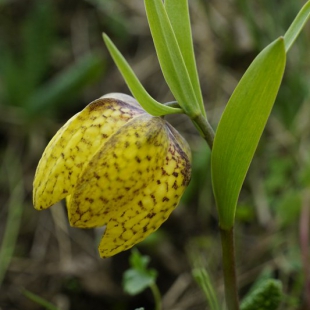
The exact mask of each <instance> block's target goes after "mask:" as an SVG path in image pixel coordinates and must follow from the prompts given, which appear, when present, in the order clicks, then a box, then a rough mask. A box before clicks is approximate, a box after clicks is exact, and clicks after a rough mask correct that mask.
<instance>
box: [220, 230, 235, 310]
mask: <svg viewBox="0 0 310 310" xmlns="http://www.w3.org/2000/svg"><path fill="white" fill-rule="evenodd" d="M220 231H221V240H222V256H223V259H222V260H223V274H224V283H225V298H226V305H227V308H228V309H229V310H239V297H238V288H237V276H236V264H235V243H234V229H233V228H231V229H229V230H225V229H222V228H220Z"/></svg>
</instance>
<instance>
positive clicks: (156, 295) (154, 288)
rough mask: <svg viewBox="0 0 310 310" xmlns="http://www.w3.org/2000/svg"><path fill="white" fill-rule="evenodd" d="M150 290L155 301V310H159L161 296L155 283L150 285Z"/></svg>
mask: <svg viewBox="0 0 310 310" xmlns="http://www.w3.org/2000/svg"><path fill="white" fill-rule="evenodd" d="M150 289H151V290H152V293H153V297H154V301H155V310H161V295H160V291H159V289H158V286H157V285H156V283H153V284H151V285H150Z"/></svg>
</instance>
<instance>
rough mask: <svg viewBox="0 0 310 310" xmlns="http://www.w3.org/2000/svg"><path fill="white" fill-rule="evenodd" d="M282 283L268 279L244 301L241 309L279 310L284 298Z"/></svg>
mask: <svg viewBox="0 0 310 310" xmlns="http://www.w3.org/2000/svg"><path fill="white" fill-rule="evenodd" d="M282 297H283V294H282V284H281V282H280V281H277V280H273V279H270V280H267V281H266V282H264V283H263V284H261V285H260V286H259V287H258V288H257V289H255V290H254V291H253V292H251V293H250V295H248V296H246V298H245V299H244V300H243V301H242V304H241V307H240V309H241V310H261V309H264V310H277V309H278V308H279V306H280V303H281V300H282Z"/></svg>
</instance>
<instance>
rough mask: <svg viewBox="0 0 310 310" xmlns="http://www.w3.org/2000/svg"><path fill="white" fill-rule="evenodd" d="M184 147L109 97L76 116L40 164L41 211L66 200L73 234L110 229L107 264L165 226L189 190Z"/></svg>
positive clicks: (138, 111)
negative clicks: (78, 229)
mask: <svg viewBox="0 0 310 310" xmlns="http://www.w3.org/2000/svg"><path fill="white" fill-rule="evenodd" d="M190 162H191V153H190V149H189V146H188V144H187V142H186V141H185V140H184V139H183V138H182V137H181V136H180V134H179V133H178V132H177V131H176V130H175V129H174V128H173V127H172V126H171V125H170V124H169V123H167V122H166V121H165V120H164V119H163V118H161V117H154V116H151V115H150V114H148V113H146V112H145V111H144V110H143V109H142V108H141V106H140V105H139V104H138V102H137V101H136V100H135V99H133V98H132V97H130V96H127V95H124V94H109V95H106V96H103V97H101V98H100V99H98V100H95V101H93V102H92V103H90V104H89V105H88V106H87V107H86V108H85V109H84V110H82V111H81V112H79V113H77V114H76V115H75V116H73V117H72V118H71V119H70V120H69V121H68V122H67V123H66V124H65V125H64V126H63V127H62V128H60V130H59V131H58V132H57V133H56V135H55V136H54V137H53V138H52V140H51V141H50V143H49V144H48V145H47V147H46V149H45V151H44V153H43V155H42V158H41V160H40V162H39V164H38V167H37V171H36V175H35V179H34V184H33V187H34V191H33V201H34V207H35V208H36V209H38V210H43V209H47V208H49V207H50V206H52V205H53V204H55V203H56V202H58V201H60V200H61V199H63V198H66V202H67V209H68V217H69V222H70V224H71V225H72V226H74V227H80V228H93V227H98V226H104V225H106V229H105V232H104V235H103V237H102V240H101V242H100V245H99V253H100V256H101V257H109V256H112V255H115V254H117V253H119V252H121V251H124V250H126V249H129V248H131V247H132V246H133V245H135V244H136V243H138V242H140V241H142V240H143V239H144V238H146V237H147V236H148V235H149V234H150V233H152V232H153V231H155V230H156V229H158V227H159V226H160V225H161V224H162V223H163V222H164V221H165V220H166V219H167V218H168V216H169V215H170V213H171V212H172V211H173V209H174V208H175V207H176V206H177V204H178V203H179V200H180V198H181V196H182V194H183V192H184V190H185V188H186V186H187V185H188V183H189V180H190V173H191V163H190Z"/></svg>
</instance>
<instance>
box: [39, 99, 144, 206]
mask: <svg viewBox="0 0 310 310" xmlns="http://www.w3.org/2000/svg"><path fill="white" fill-rule="evenodd" d="M111 97H113V96H110V98H102V99H98V100H95V101H93V102H92V103H90V104H89V105H88V106H87V107H86V108H85V109H84V110H83V111H81V112H80V113H78V114H76V115H75V116H73V117H72V118H71V119H70V120H69V121H68V122H67V123H66V124H65V125H64V126H63V127H62V128H61V129H60V130H59V131H58V132H57V134H56V135H55V136H54V138H53V139H52V140H51V141H50V143H49V144H48V146H47V147H46V149H45V151H44V153H43V155H42V158H41V160H40V162H39V165H38V168H37V171H36V175H35V179H34V192H33V200H34V206H35V208H36V209H39V210H42V209H46V208H48V207H50V206H51V205H53V204H55V203H56V202H58V201H59V200H61V199H63V198H65V197H66V196H68V195H70V194H71V193H72V190H73V189H74V187H75V184H76V182H77V179H78V176H79V175H80V173H81V172H82V170H83V167H84V165H85V163H87V162H88V161H89V160H90V159H91V158H92V157H93V156H94V155H95V154H96V152H97V151H98V149H100V148H101V147H102V145H104V143H105V142H106V141H107V140H108V139H109V137H110V136H111V135H112V134H113V133H114V132H115V131H116V130H117V129H118V128H120V127H121V126H123V125H124V124H126V123H127V122H128V120H130V119H132V118H134V117H135V116H137V115H140V114H142V113H145V112H144V111H143V110H142V109H141V108H140V107H139V106H138V105H137V104H136V103H134V102H133V99H132V100H131V101H130V102H129V103H127V102H126V103H125V102H124V101H121V100H119V99H114V98H115V97H117V96H114V98H111Z"/></svg>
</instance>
